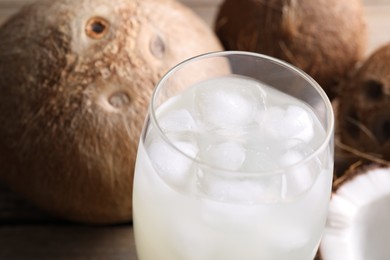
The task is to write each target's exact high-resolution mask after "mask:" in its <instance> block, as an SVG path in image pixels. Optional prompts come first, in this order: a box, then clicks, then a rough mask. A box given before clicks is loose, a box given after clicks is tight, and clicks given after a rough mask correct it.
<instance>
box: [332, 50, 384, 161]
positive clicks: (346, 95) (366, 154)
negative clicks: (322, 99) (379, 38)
mask: <svg viewBox="0 0 390 260" xmlns="http://www.w3.org/2000/svg"><path fill="white" fill-rule="evenodd" d="M338 99H339V107H338V111H337V118H336V120H337V124H336V125H337V133H338V135H339V139H340V144H339V146H340V147H341V148H342V150H344V151H346V152H349V153H350V154H354V155H357V156H360V157H362V158H366V159H368V160H371V161H379V163H390V44H389V45H386V46H384V47H382V48H380V49H378V50H377V51H376V52H375V53H373V54H372V55H371V56H370V57H369V58H368V59H367V60H366V61H365V62H364V63H363V65H362V66H361V67H360V68H359V69H358V70H357V71H356V73H355V74H354V75H353V76H352V78H351V79H350V80H349V81H348V82H347V83H346V85H345V86H344V87H343V88H342V92H341V95H340V97H339V98H338Z"/></svg>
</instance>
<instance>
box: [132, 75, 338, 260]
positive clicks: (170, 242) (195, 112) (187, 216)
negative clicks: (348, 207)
mask: <svg viewBox="0 0 390 260" xmlns="http://www.w3.org/2000/svg"><path fill="white" fill-rule="evenodd" d="M155 116H156V118H157V123H156V124H152V125H151V127H149V128H148V129H146V130H145V133H144V135H145V137H144V139H143V140H141V142H140V146H139V151H138V158H137V165H136V174H135V185H134V202H133V203H134V222H135V235H136V245H137V251H138V255H139V259H140V260H156V259H159V260H200V259H202V260H237V259H245V260H259V259H267V260H285V259H289V260H311V259H313V258H314V255H315V252H316V250H317V247H318V244H319V241H320V237H321V235H322V230H323V227H324V224H325V218H326V213H327V207H328V200H329V196H330V187H331V184H330V183H331V179H332V173H331V172H332V159H331V156H332V152H331V151H330V148H328V146H327V147H325V146H321V144H322V143H324V139H325V138H326V133H325V131H324V128H323V127H322V125H321V124H320V122H319V120H318V119H317V118H316V115H315V114H314V113H313V112H312V111H311V109H310V107H309V106H308V105H306V104H304V103H302V102H301V101H299V100H297V99H295V98H293V97H291V96H288V95H286V94H283V93H281V92H279V91H277V90H275V89H273V88H270V87H267V86H266V85H265V84H262V83H260V82H256V81H253V80H250V79H247V78H243V77H236V76H229V77H220V78H215V79H212V80H208V81H204V82H201V83H198V84H196V85H195V86H193V87H191V88H189V89H187V90H186V91H185V92H183V93H182V94H181V95H180V96H176V97H174V98H172V99H170V100H169V101H167V102H166V103H164V104H163V105H162V106H160V107H159V108H158V109H157V111H156V113H155ZM152 121H153V118H152ZM315 151H316V153H315V154H314V152H315Z"/></svg>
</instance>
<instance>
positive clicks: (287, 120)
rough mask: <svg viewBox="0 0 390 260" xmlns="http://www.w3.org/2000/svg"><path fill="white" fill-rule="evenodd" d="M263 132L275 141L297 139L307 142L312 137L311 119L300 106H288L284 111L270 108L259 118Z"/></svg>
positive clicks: (279, 108)
mask: <svg viewBox="0 0 390 260" xmlns="http://www.w3.org/2000/svg"><path fill="white" fill-rule="evenodd" d="M261 124H262V125H263V128H264V129H265V132H266V133H267V134H268V135H269V136H270V137H271V138H275V139H279V140H280V139H282V140H286V139H299V140H302V141H305V142H309V141H310V140H311V139H312V138H313V136H314V126H313V119H312V118H311V116H310V114H309V112H308V111H306V110H305V109H304V108H302V107H300V106H293V105H290V106H288V107H287V108H286V109H283V108H281V107H271V108H269V109H268V111H267V112H266V113H265V115H264V116H263V117H262V118H261Z"/></svg>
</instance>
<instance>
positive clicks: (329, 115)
mask: <svg viewBox="0 0 390 260" xmlns="http://www.w3.org/2000/svg"><path fill="white" fill-rule="evenodd" d="M236 55H241V56H250V57H256V58H260V59H263V60H267V61H269V62H273V63H275V64H277V65H279V66H281V67H284V68H285V69H288V70H290V71H293V72H294V73H296V74H297V75H299V76H301V77H302V78H303V79H304V80H305V81H307V82H308V83H309V84H310V85H311V86H312V87H313V88H314V89H315V90H316V91H317V93H318V94H319V96H320V97H321V99H322V101H323V102H324V104H325V108H326V113H325V114H326V119H327V123H328V127H327V128H326V129H325V138H324V139H323V140H322V142H321V145H319V146H318V147H317V148H316V149H314V150H313V152H312V153H311V154H310V155H308V156H306V157H305V158H304V159H302V160H299V161H298V162H296V163H293V164H291V165H287V166H283V167H278V168H276V169H271V170H266V171H241V170H231V169H225V168H223V167H217V166H214V165H210V164H208V163H205V162H203V161H201V160H199V159H197V158H194V157H191V156H189V155H187V154H186V153H185V152H183V151H182V150H180V149H179V148H178V147H177V146H175V145H174V143H173V142H172V141H171V140H170V139H169V138H168V137H167V135H166V134H165V133H164V131H163V130H162V128H161V127H160V124H159V123H158V119H157V116H156V107H155V103H156V102H157V101H156V99H157V95H158V93H159V92H160V89H161V88H163V87H164V85H165V82H166V81H167V80H168V79H169V78H170V77H171V75H172V74H174V73H175V72H176V71H178V70H179V69H180V68H181V67H183V66H185V65H186V64H191V63H194V62H197V61H200V60H205V59H209V58H218V57H219V58H223V57H228V56H236ZM149 115H150V121H151V123H152V125H153V127H154V128H155V129H156V130H157V133H158V135H159V136H160V138H161V139H162V140H163V141H164V142H165V143H166V144H168V145H169V146H170V147H171V148H173V149H174V150H175V151H177V152H179V153H180V154H181V155H182V156H184V157H186V158H187V159H189V160H191V161H193V162H194V163H196V164H197V165H199V166H200V167H202V168H208V169H211V170H214V171H218V172H224V173H232V174H237V172H239V173H240V175H239V176H244V175H242V174H248V175H252V176H253V175H257V174H258V175H264V176H269V175H276V174H284V173H286V172H289V169H294V168H296V167H299V166H300V165H304V164H305V163H307V162H308V161H310V160H312V159H313V158H314V157H315V156H317V155H318V154H319V153H321V152H322V151H324V149H326V147H327V146H328V144H329V143H330V142H331V141H332V138H333V136H334V124H335V118H334V112H333V107H332V104H331V102H330V100H329V97H328V96H327V95H326V93H325V91H324V90H323V89H322V87H321V86H320V85H319V84H318V83H317V82H316V81H315V80H314V79H313V78H312V77H311V76H310V75H308V74H307V73H306V72H304V71H303V70H301V69H299V68H297V67H295V66H294V65H292V64H290V63H288V62H285V61H283V60H280V59H277V58H274V57H271V56H268V55H264V54H260V53H255V52H248V51H215V52H208V53H203V54H200V55H197V56H194V57H191V58H188V59H186V60H184V61H182V62H180V63H178V64H176V65H175V66H174V67H172V68H171V69H169V71H168V72H166V73H165V74H164V76H163V77H162V78H161V79H160V80H159V81H158V83H157V85H156V87H155V88H154V90H153V93H152V96H151V102H150V104H149Z"/></svg>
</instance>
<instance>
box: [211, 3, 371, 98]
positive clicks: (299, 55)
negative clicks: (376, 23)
mask: <svg viewBox="0 0 390 260" xmlns="http://www.w3.org/2000/svg"><path fill="white" fill-rule="evenodd" d="M215 31H216V33H217V35H218V37H219V38H220V40H221V41H222V43H223V45H224V47H225V48H226V49H228V50H232V49H235V50H242V51H253V52H258V53H263V54H266V55H270V56H273V57H276V58H279V59H282V60H285V61H287V62H290V63H292V64H293V65H295V66H297V67H299V68H301V69H302V70H304V71H305V72H307V73H308V74H310V75H311V76H312V77H313V78H314V79H315V80H316V81H318V83H319V84H320V85H321V86H322V87H323V88H324V90H325V91H326V93H327V94H328V96H329V97H330V98H334V97H335V96H336V94H337V92H338V85H339V82H340V81H341V80H342V79H343V78H345V77H346V75H347V74H348V73H349V71H350V70H351V69H352V68H353V67H354V65H355V63H356V62H357V61H359V60H360V59H361V58H362V55H363V54H364V51H365V45H366V34H367V33H366V27H365V19H364V15H363V8H362V2H361V0H345V1H344V0H343V1H340V0H299V1H298V0H225V1H224V2H223V4H222V5H221V7H220V10H219V13H218V16H217V19H216V23H215Z"/></svg>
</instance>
